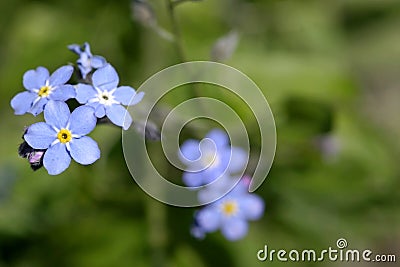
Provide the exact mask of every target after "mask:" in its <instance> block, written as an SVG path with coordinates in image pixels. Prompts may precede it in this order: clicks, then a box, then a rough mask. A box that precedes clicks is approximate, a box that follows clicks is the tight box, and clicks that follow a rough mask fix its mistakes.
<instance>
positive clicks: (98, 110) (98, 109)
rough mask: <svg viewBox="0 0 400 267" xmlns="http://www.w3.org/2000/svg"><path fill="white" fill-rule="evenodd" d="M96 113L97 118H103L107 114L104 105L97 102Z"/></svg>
mask: <svg viewBox="0 0 400 267" xmlns="http://www.w3.org/2000/svg"><path fill="white" fill-rule="evenodd" d="M97 104H98V105H97V107H96V111H95V115H96V117H97V118H103V117H104V116H105V115H106V108H105V107H104V106H103V105H100V104H99V103H97Z"/></svg>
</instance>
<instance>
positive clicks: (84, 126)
mask: <svg viewBox="0 0 400 267" xmlns="http://www.w3.org/2000/svg"><path fill="white" fill-rule="evenodd" d="M96 123H97V119H96V117H95V116H94V109H93V108H92V107H89V106H80V107H77V108H76V109H75V110H74V111H73V112H72V114H71V117H70V119H69V129H70V130H71V132H72V134H77V135H79V136H82V135H86V134H88V133H90V132H91V131H93V129H94V127H96Z"/></svg>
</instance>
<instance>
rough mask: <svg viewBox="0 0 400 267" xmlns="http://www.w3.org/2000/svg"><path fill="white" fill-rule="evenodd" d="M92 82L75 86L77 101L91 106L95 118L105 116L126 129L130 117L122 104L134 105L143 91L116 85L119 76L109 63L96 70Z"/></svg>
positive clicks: (141, 96) (129, 123)
mask: <svg viewBox="0 0 400 267" xmlns="http://www.w3.org/2000/svg"><path fill="white" fill-rule="evenodd" d="M92 82H93V85H89V84H78V85H77V86H76V99H77V100H78V102H79V103H81V104H86V105H89V106H91V107H93V108H94V109H95V115H96V117H97V118H102V117H104V116H107V117H108V118H109V119H110V121H111V122H112V123H114V124H115V125H118V126H121V127H123V129H124V130H127V129H128V128H129V126H130V125H131V123H132V118H131V116H130V115H129V113H128V111H127V110H126V109H125V108H124V107H123V106H122V105H129V106H132V105H136V104H137V103H139V102H140V101H141V100H142V98H143V96H144V93H143V92H140V93H136V91H135V90H134V89H133V88H132V87H130V86H120V87H117V86H118V83H119V77H118V74H117V72H116V71H115V69H114V68H113V67H112V66H111V65H110V64H107V65H106V66H105V67H103V68H100V69H98V70H96V71H95V72H94V73H93V76H92Z"/></svg>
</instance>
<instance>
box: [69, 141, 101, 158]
mask: <svg viewBox="0 0 400 267" xmlns="http://www.w3.org/2000/svg"><path fill="white" fill-rule="evenodd" d="M69 144H70V148H71V149H70V154H71V157H72V158H73V159H74V160H75V161H76V162H78V163H80V164H83V165H88V164H92V163H93V162H95V161H96V160H98V159H99V158H100V149H99V147H98V146H97V143H96V142H95V141H94V140H93V139H92V138H90V137H88V136H83V137H81V138H77V139H73V140H72V141H71V142H70V143H69Z"/></svg>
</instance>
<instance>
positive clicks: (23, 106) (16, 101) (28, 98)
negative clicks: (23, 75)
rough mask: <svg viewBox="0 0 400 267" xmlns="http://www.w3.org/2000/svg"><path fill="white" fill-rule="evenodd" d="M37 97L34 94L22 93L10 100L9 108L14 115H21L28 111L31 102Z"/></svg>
mask: <svg viewBox="0 0 400 267" xmlns="http://www.w3.org/2000/svg"><path fill="white" fill-rule="evenodd" d="M37 97H38V95H37V94H36V93H31V92H28V91H25V92H22V93H19V94H17V95H16V96H14V98H13V99H11V107H12V108H13V109H14V114H16V115H22V114H25V113H26V112H28V111H29V109H30V108H31V106H32V103H33V101H34V100H35V99H36V98H37Z"/></svg>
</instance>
